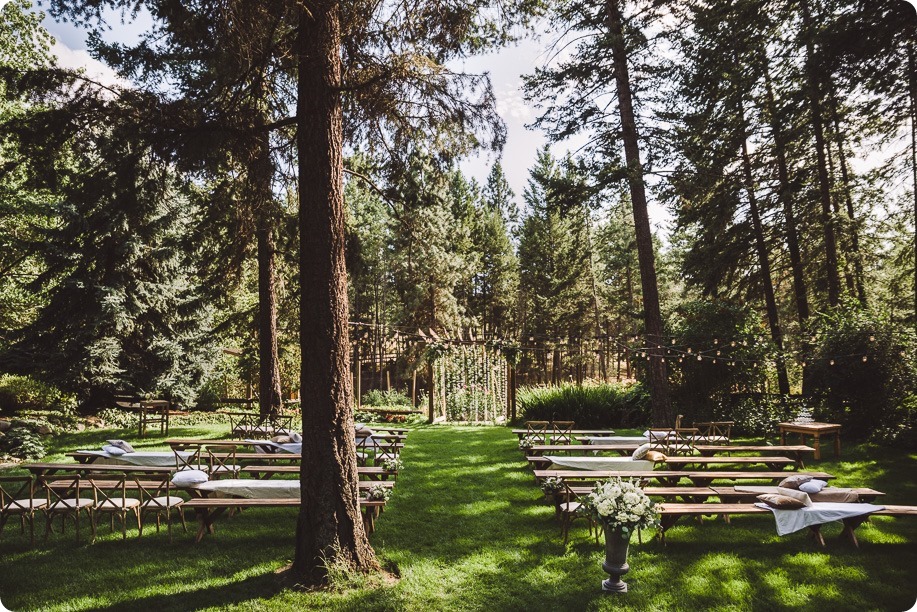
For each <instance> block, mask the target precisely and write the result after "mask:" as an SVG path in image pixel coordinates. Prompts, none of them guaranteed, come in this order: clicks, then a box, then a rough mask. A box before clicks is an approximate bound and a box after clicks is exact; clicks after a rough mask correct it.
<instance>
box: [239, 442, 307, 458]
mask: <svg viewBox="0 0 917 612" xmlns="http://www.w3.org/2000/svg"><path fill="white" fill-rule="evenodd" d="M243 442H245V443H246V444H251V445H252V446H254V447H255V448H257V449H258V450H261V451H263V452H265V453H273V452H277V451H279V452H282V453H293V454H296V455H298V454H299V453H301V452H302V442H288V443H286V444H278V443H277V442H274V441H273V440H243Z"/></svg>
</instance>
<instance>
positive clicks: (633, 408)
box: [516, 384, 650, 428]
mask: <svg viewBox="0 0 917 612" xmlns="http://www.w3.org/2000/svg"><path fill="white" fill-rule="evenodd" d="M516 399H517V401H518V404H519V406H518V407H519V415H520V419H522V420H527V421H551V420H554V421H574V422H575V423H576V425H577V426H578V427H585V428H590V427H642V426H645V425H646V424H647V423H648V422H649V417H650V404H649V394H648V393H647V391H646V389H645V388H644V387H643V385H640V384H630V385H621V384H599V385H584V386H576V385H562V386H559V387H520V388H519V390H518V392H517V394H516Z"/></svg>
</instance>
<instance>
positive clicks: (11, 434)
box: [0, 426, 47, 460]
mask: <svg viewBox="0 0 917 612" xmlns="http://www.w3.org/2000/svg"><path fill="white" fill-rule="evenodd" d="M45 454H47V453H46V451H45V446H44V444H42V443H41V437H40V436H39V435H38V434H37V433H35V432H33V431H32V429H30V428H29V427H23V426H14V427H12V428H11V429H10V430H9V431H8V432H6V435H5V436H3V437H2V438H0V455H6V456H10V457H16V458H17V459H26V460H35V459H41V458H42V457H44V456H45Z"/></svg>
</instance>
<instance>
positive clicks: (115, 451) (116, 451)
mask: <svg viewBox="0 0 917 612" xmlns="http://www.w3.org/2000/svg"><path fill="white" fill-rule="evenodd" d="M102 450H103V451H105V452H106V453H108V454H109V455H111V456H112V457H120V456H121V455H123V454H124V453H125V450H124V449H123V448H118V447H117V446H108V445H106V446H103V447H102Z"/></svg>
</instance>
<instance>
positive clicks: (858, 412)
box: [809, 303, 917, 439]
mask: <svg viewBox="0 0 917 612" xmlns="http://www.w3.org/2000/svg"><path fill="white" fill-rule="evenodd" d="M816 339H817V343H816V346H815V347H814V349H813V350H812V352H811V353H810V355H809V360H810V362H811V364H812V365H811V370H810V372H811V386H812V389H813V390H814V391H815V392H816V393H819V394H824V395H825V396H826V397H827V404H826V410H825V411H824V412H823V413H822V414H820V415H818V414H817V415H816V416H818V418H819V419H825V420H829V421H831V422H833V423H840V424H841V425H843V426H844V435H845V436H849V437H851V438H860V439H866V438H872V439H880V438H888V437H889V436H890V437H893V438H899V439H908V438H909V437H913V434H909V433H908V432H907V430H909V429H911V430H912V429H913V423H914V420H913V416H914V415H913V411H914V401H913V400H912V399H909V398H911V397H912V396H913V395H915V394H917V384H915V381H917V360H915V354H917V343H915V339H914V336H913V334H912V333H909V332H908V331H907V330H903V329H901V327H900V326H896V325H895V324H894V323H893V322H892V321H891V320H890V318H889V317H888V315H887V314H884V313H881V312H876V311H874V310H871V309H866V308H863V307H862V306H860V305H859V304H857V303H846V304H843V305H841V306H840V307H838V308H836V309H834V310H833V311H831V312H830V313H827V314H823V315H821V316H820V317H819V319H818V323H817V327H816ZM864 357H865V359H866V360H865V361H864V360H863V359H864Z"/></svg>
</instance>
